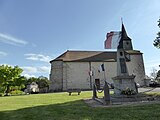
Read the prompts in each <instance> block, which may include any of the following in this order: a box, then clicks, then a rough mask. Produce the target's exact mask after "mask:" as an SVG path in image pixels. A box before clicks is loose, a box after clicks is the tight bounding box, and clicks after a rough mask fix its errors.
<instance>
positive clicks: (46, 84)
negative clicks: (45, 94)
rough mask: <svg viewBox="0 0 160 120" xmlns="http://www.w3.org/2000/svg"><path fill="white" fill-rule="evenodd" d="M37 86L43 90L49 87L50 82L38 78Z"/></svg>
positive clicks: (44, 78)
mask: <svg viewBox="0 0 160 120" xmlns="http://www.w3.org/2000/svg"><path fill="white" fill-rule="evenodd" d="M37 84H38V87H39V88H45V87H49V84H50V81H49V80H48V78H47V77H44V76H39V77H38V81H37Z"/></svg>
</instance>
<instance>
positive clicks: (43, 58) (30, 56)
mask: <svg viewBox="0 0 160 120" xmlns="http://www.w3.org/2000/svg"><path fill="white" fill-rule="evenodd" d="M25 56H26V59H28V60H34V61H42V62H49V61H50V60H51V58H50V57H49V56H45V55H42V54H34V53H29V54H25Z"/></svg>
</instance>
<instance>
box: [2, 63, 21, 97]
mask: <svg viewBox="0 0 160 120" xmlns="http://www.w3.org/2000/svg"><path fill="white" fill-rule="evenodd" d="M22 72H23V70H22V69H21V68H19V67H18V66H14V67H12V66H8V65H1V66H0V86H2V87H3V88H5V89H4V92H5V94H6V95H8V94H9V92H10V88H11V87H12V86H19V87H20V86H21V87H24V84H23V83H24V77H23V76H21V73H22Z"/></svg>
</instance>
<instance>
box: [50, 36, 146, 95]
mask: <svg viewBox="0 0 160 120" xmlns="http://www.w3.org/2000/svg"><path fill="white" fill-rule="evenodd" d="M123 42H124V43H123V44H124V45H125V48H124V49H125V52H126V63H127V68H128V72H129V74H130V75H132V74H133V75H135V76H136V77H135V82H137V83H139V84H140V85H144V83H145V81H144V78H145V70H144V62H143V53H141V52H140V51H138V50H133V47H132V42H131V39H130V38H129V37H128V36H127V34H126V39H125V40H124V41H123ZM50 63H51V71H50V80H51V85H50V87H49V89H50V91H51V92H54V91H66V90H68V89H82V90H90V89H92V85H93V83H95V84H96V85H97V86H99V87H101V86H103V85H104V81H105V80H107V81H108V82H109V83H113V81H112V78H113V77H115V76H116V75H117V52H116V51H78V50H77V51H76V50H75V51H70V50H67V51H66V52H64V53H63V54H61V55H60V56H59V57H57V58H55V59H53V60H51V61H50ZM102 64H103V66H104V70H103V71H101V65H102Z"/></svg>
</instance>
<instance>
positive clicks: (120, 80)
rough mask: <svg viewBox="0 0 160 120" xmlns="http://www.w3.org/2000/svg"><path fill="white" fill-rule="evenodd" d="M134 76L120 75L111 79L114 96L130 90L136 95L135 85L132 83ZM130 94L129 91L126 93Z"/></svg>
mask: <svg viewBox="0 0 160 120" xmlns="http://www.w3.org/2000/svg"><path fill="white" fill-rule="evenodd" d="M134 78H135V75H122V76H116V77H113V78H112V79H113V83H114V94H116V95H121V94H122V92H124V91H126V92H127V90H131V91H133V92H135V93H137V88H136V84H135V81H134ZM128 92H130V91H128Z"/></svg>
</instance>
